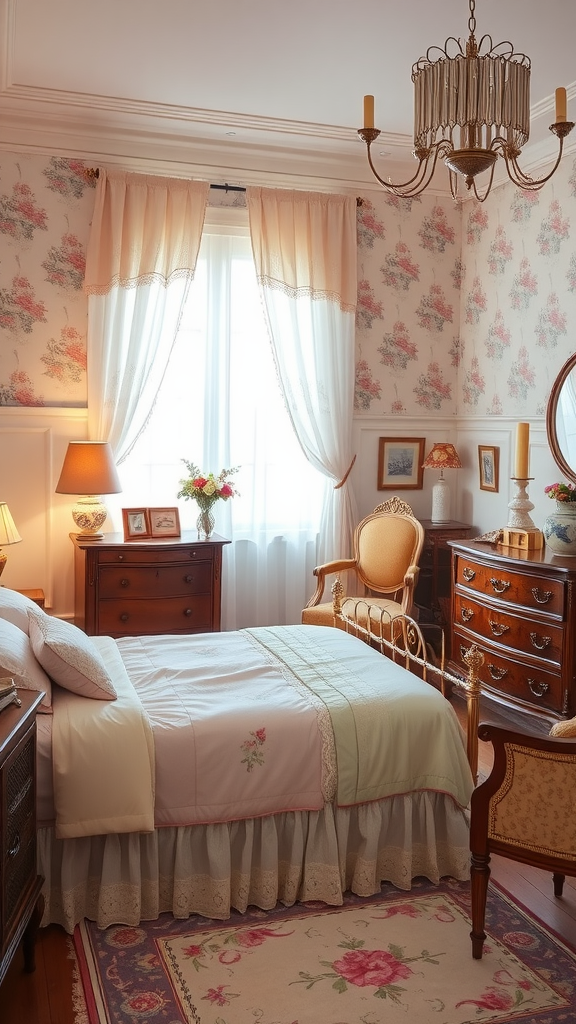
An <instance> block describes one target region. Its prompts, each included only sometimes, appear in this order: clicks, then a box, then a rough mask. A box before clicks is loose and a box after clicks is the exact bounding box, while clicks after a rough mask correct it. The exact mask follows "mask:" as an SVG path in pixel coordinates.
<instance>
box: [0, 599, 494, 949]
mask: <svg viewBox="0 0 576 1024" xmlns="http://www.w3.org/2000/svg"><path fill="white" fill-rule="evenodd" d="M14 593H15V592H9V595H7V593H6V591H5V588H2V595H3V597H2V598H0V663H1V664H0V667H1V668H2V669H3V671H4V672H6V671H9V672H10V674H12V675H13V676H14V677H15V678H16V681H17V683H18V685H26V686H31V687H32V688H46V684H48V688H49V695H48V696H47V697H46V698H45V699H44V701H43V705H44V706H43V707H42V708H41V711H42V712H43V713H41V714H39V715H38V717H37V727H38V745H37V750H38V754H37V759H38V791H37V807H38V825H39V832H38V853H39V872H40V873H41V874H42V875H43V877H44V879H45V883H44V899H45V908H44V917H43V922H42V923H43V924H48V923H58V924H60V925H62V926H63V927H64V928H65V929H66V930H67V931H68V932H71V931H72V930H73V928H74V926H75V924H76V923H78V921H80V920H81V919H82V918H84V917H87V918H90V919H92V920H95V921H97V922H98V924H99V925H100V926H102V927H105V926H107V925H108V924H111V923H124V924H128V925H135V924H137V923H138V922H139V921H141V920H153V919H155V918H156V917H158V915H159V914H160V913H162V912H165V911H169V912H171V913H173V914H174V916H175V917H177V918H185V917H187V916H188V915H190V914H192V913H196V914H200V915H203V916H206V917H209V918H216V919H226V918H227V917H228V916H229V915H230V913H231V910H232V909H233V908H234V909H236V910H238V911H240V912H243V911H244V910H245V909H246V908H247V906H248V905H249V904H252V905H256V906H258V907H260V908H262V909H264V910H266V909H270V908H272V907H273V906H274V905H275V904H276V902H277V901H281V902H283V903H285V904H286V905H290V904H292V903H294V902H295V901H296V900H319V901H323V902H325V903H327V904H330V905H333V906H338V905H340V904H341V903H342V898H343V893H344V892H345V891H346V890H352V891H353V892H355V893H357V894H358V895H370V894H372V893H374V892H377V891H378V890H379V888H380V884H381V881H383V880H385V881H389V882H391V883H393V884H394V885H395V886H397V887H399V888H401V889H409V888H410V886H411V881H412V879H413V878H415V877H417V876H425V877H427V878H429V879H430V880H431V881H433V882H437V881H439V879H440V878H441V877H443V876H447V875H451V876H453V877H455V878H459V879H463V878H467V877H469V815H468V806H469V800H470V796H471V793H472V789H473V785H474V782H473V777H472V772H471V770H470V766H469V763H468V760H467V756H466V743H465V737H464V733H463V731H462V729H461V727H460V725H459V723H458V720H457V717H456V714H455V712H454V710H453V709H452V707H451V705H450V703H449V702H448V701H447V700H446V699H445V698H444V697H443V695H442V694H441V693H440V692H439V691H438V690H437V689H436V688H435V687H433V686H431V685H430V684H429V683H428V682H426V681H425V680H423V679H420V678H417V677H416V676H415V675H413V674H412V673H411V672H409V671H407V669H406V668H405V667H404V666H403V665H400V664H396V663H394V662H393V661H392V660H390V659H388V658H385V657H383V656H382V654H381V653H379V652H378V651H376V650H373V649H372V648H371V646H370V645H369V644H366V643H364V642H363V641H362V640H361V639H360V638H358V637H356V636H352V635H350V634H349V633H347V632H346V631H345V630H343V629H339V628H333V627H318V626H303V625H299V626H283V627H262V628H258V629H247V630H239V631H236V632H229V633H208V634H188V635H172V636H152V637H133V638H124V639H120V640H113V639H111V638H109V637H89V638H88V637H86V636H85V635H84V634H83V633H81V631H80V630H76V628H75V627H73V626H72V625H71V624H70V623H65V622H61V620H58V619H54V618H51V617H50V616H47V615H46V614H45V613H43V612H42V611H41V610H40V609H38V608H37V607H36V606H34V608H30V607H29V605H27V604H24V601H25V599H23V601H19V600H18V598H14V597H13V596H12V595H13V594H14ZM19 597H21V595H19ZM6 601H8V610H7V609H6ZM15 631H16V633H18V634H20V635H18V636H16V635H15ZM7 632H8V633H9V637H8V640H7V639H6V633H7ZM8 641H10V642H8ZM7 650H8V652H9V653H10V652H11V657H12V662H11V663H9V664H7V663H8V662H10V659H9V658H8V657H7V654H6V651H7ZM15 651H16V652H17V654H18V657H16V654H15ZM18 658H20V661H18ZM17 669H19V670H20V671H19V672H18V671H16V670H17Z"/></svg>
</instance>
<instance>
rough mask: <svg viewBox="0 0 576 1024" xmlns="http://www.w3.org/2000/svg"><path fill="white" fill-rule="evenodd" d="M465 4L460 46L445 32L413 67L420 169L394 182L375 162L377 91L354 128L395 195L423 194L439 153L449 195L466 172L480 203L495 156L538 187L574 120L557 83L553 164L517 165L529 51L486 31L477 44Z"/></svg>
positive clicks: (526, 184) (517, 180)
mask: <svg viewBox="0 0 576 1024" xmlns="http://www.w3.org/2000/svg"><path fill="white" fill-rule="evenodd" d="M469 7H470V17H469V19H468V28H469V30H470V35H469V37H468V41H467V42H466V47H465V49H463V45H462V41H461V40H460V39H456V38H454V36H450V37H449V38H448V39H447V40H446V42H445V43H444V49H440V47H430V49H428V50H427V52H426V56H425V57H421V58H420V60H419V61H417V63H416V64H414V65H413V67H412V81H413V82H414V156H415V157H416V159H417V160H418V168H417V170H416V173H415V174H414V176H413V177H412V178H410V179H409V180H408V181H404V182H402V183H401V184H396V185H395V184H393V183H392V182H391V181H390V180H388V181H386V180H385V179H384V178H382V177H381V176H380V175H379V174H378V172H377V170H376V168H375V167H374V163H373V160H372V153H371V146H372V143H373V142H375V141H376V139H377V138H378V136H379V135H380V132H379V131H378V129H377V128H375V127H374V97H373V96H365V97H364V127H363V128H360V129H359V130H358V135H359V136H360V138H361V139H362V140H363V141H364V142H365V143H366V149H367V154H368V163H369V164H370V168H371V170H372V173H373V174H374V176H375V177H376V178H377V179H378V181H379V182H380V184H381V185H383V186H384V188H385V189H387V190H388V191H389V192H392V193H393V194H394V195H396V196H402V197H406V198H409V197H411V196H417V195H420V193H421V192H423V191H424V189H425V188H427V187H428V185H429V184H430V182H431V180H432V178H433V175H434V172H435V170H436V164H437V162H438V159H439V158H440V157H443V158H444V163H445V164H446V166H447V168H448V172H449V177H450V191H451V192H452V196H453V197H454V199H456V197H457V195H458V182H459V179H460V178H463V179H464V182H465V185H466V188H467V190H468V191H469V192H471V193H472V194H473V195H474V196H475V197H476V199H478V200H479V201H480V202H483V201H484V200H485V199H486V197H487V195H488V194H489V192H490V189H491V188H492V182H493V179H494V170H495V167H496V163H497V160H498V156H501V157H503V158H504V163H505V165H506V171H507V173H508V177H509V178H510V180H511V181H513V182H514V184H515V185H517V186H518V187H519V188H523V189H527V190H529V191H530V190H536V189H539V188H542V185H544V183H545V182H547V181H548V180H549V179H550V178H551V177H552V175H553V174H554V172H555V170H556V168H557V167H558V165H559V163H560V160H561V158H562V150H563V146H564V139H565V137H566V136H567V135H568V134H569V132H571V131H572V129H573V127H574V122H573V121H567V120H566V89H556V120H555V123H554V124H551V125H550V131H551V132H553V133H554V135H556V136H557V138H558V140H559V151H558V156H557V159H556V163H555V164H554V166H553V168H552V170H551V171H550V173H549V174H547V175H546V176H545V177H544V178H540V179H538V180H534V179H533V178H531V177H530V176H529V175H527V174H525V173H524V172H523V171H522V170H521V169H520V167H519V166H518V157H519V156H520V155H521V152H522V146H524V145H525V144H526V142H527V141H528V137H529V135H530V58H529V57H526V55H525V54H523V53H515V52H514V47H513V45H512V43H509V42H503V43H498V44H497V45H496V46H494V44H493V42H492V37H491V36H489V35H484V36H482V38H481V40H480V42H479V43H477V42H476V36H475V31H476V18H475V16H474V11H475V8H476V3H475V0H469ZM449 51H450V52H449ZM483 173H488V179H487V183H486V182H485V184H484V188H481V189H480V191H479V190H478V188H477V186H476V177H477V176H478V175H481V174H483Z"/></svg>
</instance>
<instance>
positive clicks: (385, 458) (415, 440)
mask: <svg viewBox="0 0 576 1024" xmlns="http://www.w3.org/2000/svg"><path fill="white" fill-rule="evenodd" d="M425 443H426V438H425V437H381V438H380V441H379V445H378V490H379V491H393V490H404V491H421V490H422V485H423V483H424V470H423V468H422V463H423V462H424V446H425Z"/></svg>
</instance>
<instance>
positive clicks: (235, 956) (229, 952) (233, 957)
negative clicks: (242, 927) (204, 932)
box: [218, 949, 242, 964]
mask: <svg viewBox="0 0 576 1024" xmlns="http://www.w3.org/2000/svg"><path fill="white" fill-rule="evenodd" d="M241 959H242V954H241V953H239V952H238V950H237V949H223V950H222V952H221V953H219V954H218V960H219V961H220V963H221V964H237V963H238V961H239V960H241Z"/></svg>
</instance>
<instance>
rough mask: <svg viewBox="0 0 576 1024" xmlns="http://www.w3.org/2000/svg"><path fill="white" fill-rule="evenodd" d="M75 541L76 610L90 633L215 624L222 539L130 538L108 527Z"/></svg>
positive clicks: (196, 629) (209, 628) (201, 629)
mask: <svg viewBox="0 0 576 1024" xmlns="http://www.w3.org/2000/svg"><path fill="white" fill-rule="evenodd" d="M70 536H71V538H72V541H73V543H74V592H75V605H74V617H75V622H76V625H77V626H80V628H81V629H84V630H85V631H86V633H88V634H90V635H98V636H103V635H104V636H113V637H121V636H145V635H151V634H156V633H208V632H214V631H217V630H219V629H220V608H221V579H222V547H223V545H224V544H227V543H229V542H228V541H226V540H224V538H223V537H216V536H214V537H213V538H212V539H211V540H209V541H198V540H196V535H195V534H192V533H190V534H189V535H188V536H186V535H184V536H183V537H182V538H178V539H177V540H153V541H129V542H124V539H123V537H122V536H121V535H119V534H108V535H107V536H106V537H105V538H104V540H102V541H86V540H82V538H81V537H79V536H78V535H76V534H71V535H70Z"/></svg>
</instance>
